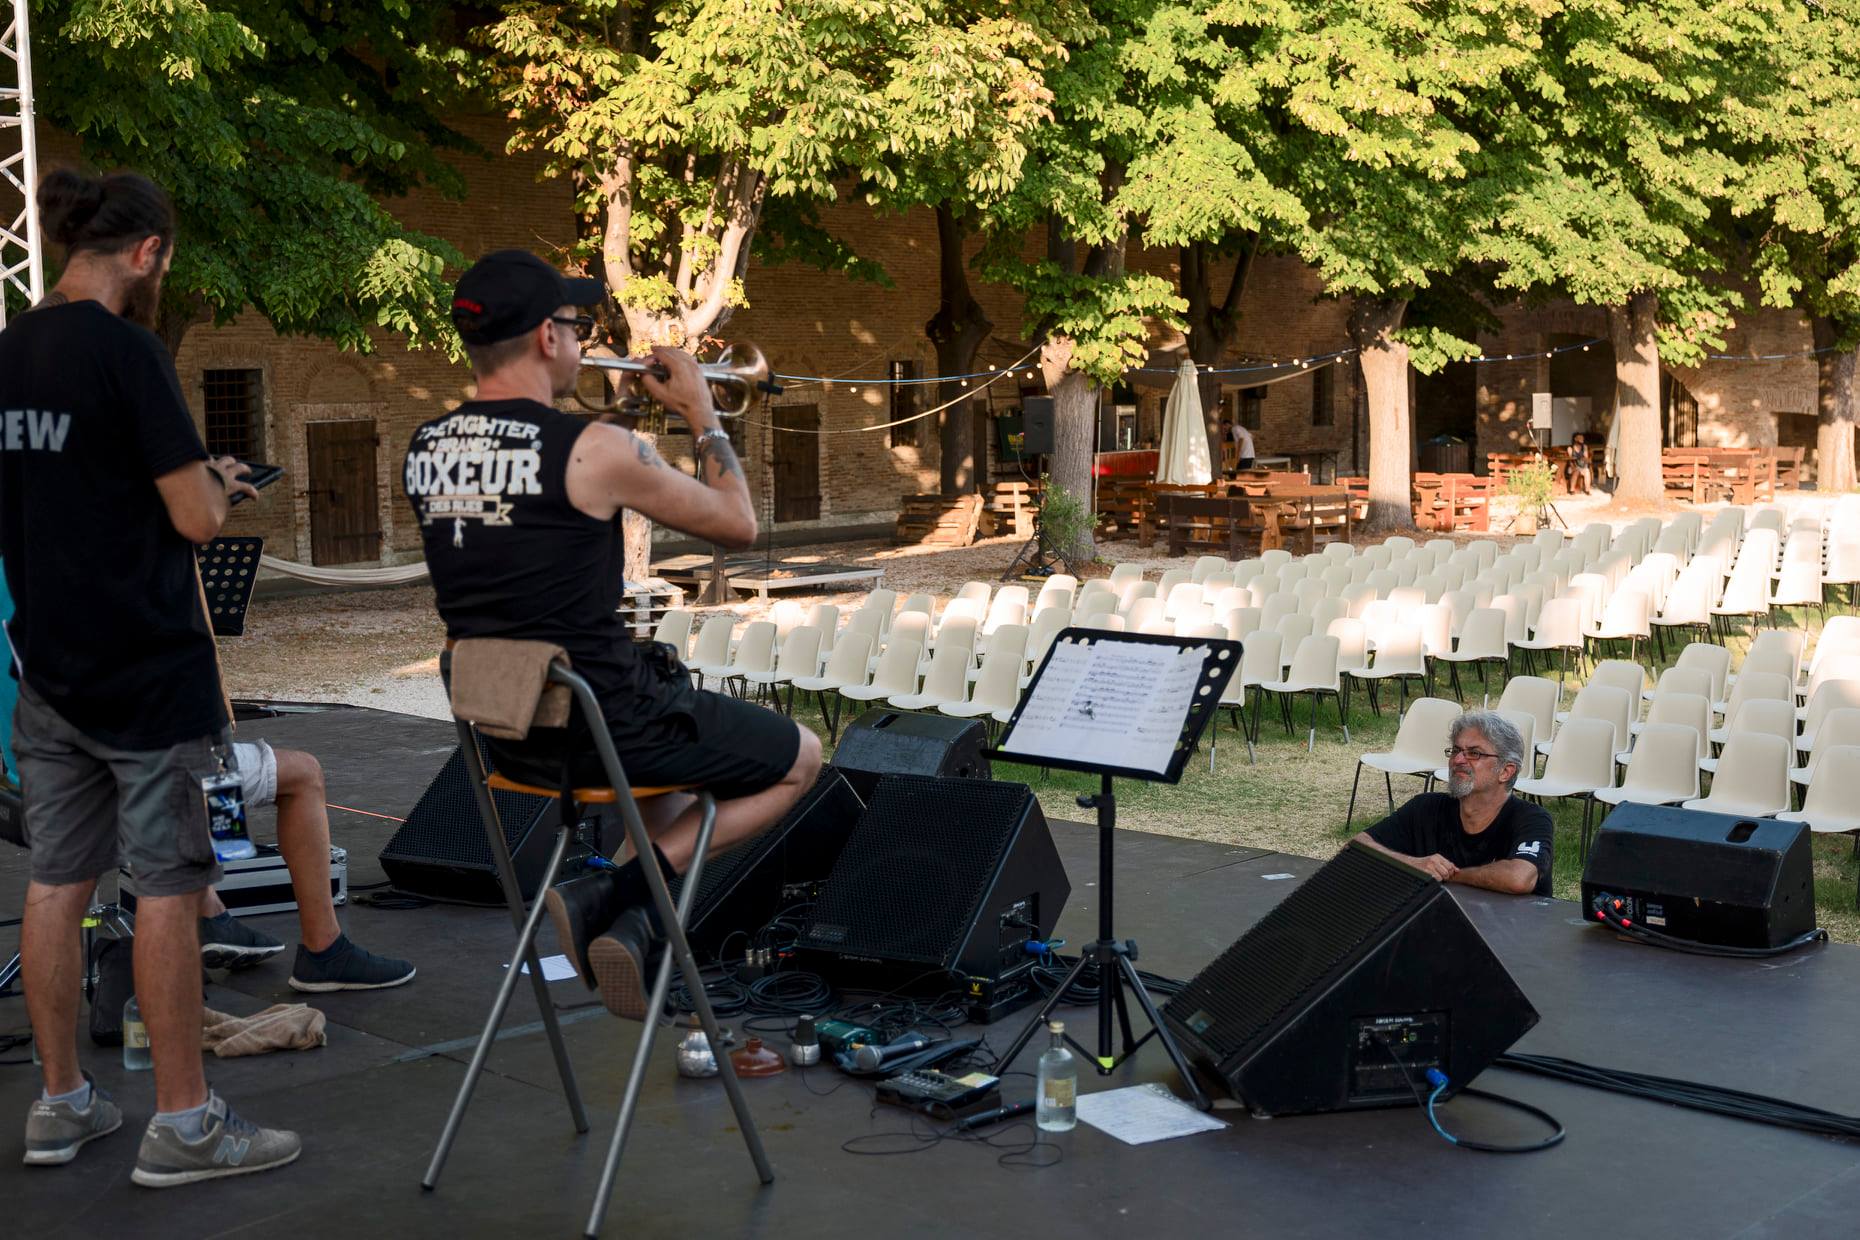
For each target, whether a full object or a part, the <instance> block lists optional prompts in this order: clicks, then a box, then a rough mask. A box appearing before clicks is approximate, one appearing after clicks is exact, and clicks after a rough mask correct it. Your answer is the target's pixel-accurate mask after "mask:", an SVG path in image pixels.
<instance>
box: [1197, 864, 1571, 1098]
mask: <svg viewBox="0 0 1860 1240" xmlns="http://www.w3.org/2000/svg"><path fill="white" fill-rule="evenodd" d="M1163 1020H1164V1021H1165V1022H1166V1023H1167V1024H1168V1026H1169V1029H1170V1031H1171V1032H1173V1033H1174V1034H1175V1036H1176V1038H1177V1039H1178V1040H1179V1041H1180V1043H1181V1045H1182V1048H1183V1050H1184V1051H1186V1052H1187V1053H1188V1055H1189V1057H1190V1058H1191V1059H1192V1060H1194V1061H1195V1062H1196V1063H1197V1064H1198V1065H1199V1066H1201V1067H1203V1068H1205V1069H1207V1070H1208V1071H1209V1072H1211V1073H1212V1074H1213V1075H1214V1076H1216V1077H1218V1078H1219V1079H1220V1080H1221V1081H1223V1082H1225V1084H1226V1085H1227V1087H1228V1088H1229V1089H1230V1090H1231V1091H1232V1092H1233V1094H1234V1096H1235V1097H1237V1098H1239V1099H1241V1100H1242V1101H1243V1102H1245V1103H1246V1105H1247V1106H1248V1107H1250V1108H1251V1109H1252V1110H1253V1112H1254V1113H1255V1114H1257V1115H1297V1114H1303V1113H1307V1112H1314V1111H1350V1110H1361V1109H1365V1108H1369V1107H1386V1106H1402V1105H1413V1104H1414V1103H1415V1102H1416V1101H1417V1098H1416V1092H1415V1091H1416V1090H1419V1091H1421V1093H1422V1094H1423V1095H1425V1094H1426V1093H1427V1092H1428V1087H1427V1082H1426V1079H1425V1077H1426V1074H1427V1070H1428V1069H1429V1068H1438V1069H1440V1071H1442V1072H1444V1073H1446V1075H1447V1078H1448V1079H1449V1080H1450V1081H1451V1082H1452V1088H1453V1089H1457V1088H1458V1087H1460V1086H1462V1085H1465V1084H1466V1083H1467V1082H1469V1081H1471V1080H1472V1079H1473V1078H1474V1077H1475V1076H1477V1075H1478V1074H1479V1073H1480V1072H1481V1071H1483V1070H1484V1069H1485V1068H1486V1066H1487V1065H1489V1064H1490V1063H1491V1062H1492V1060H1494V1059H1495V1058H1497V1057H1498V1056H1499V1055H1501V1054H1503V1053H1504V1052H1505V1051H1506V1050H1507V1049H1508V1048H1509V1047H1510V1046H1511V1044H1512V1043H1514V1042H1516V1041H1517V1040H1518V1039H1519V1038H1520V1037H1522V1036H1523V1035H1524V1034H1525V1032H1526V1031H1528V1030H1529V1029H1530V1028H1531V1026H1533V1025H1535V1024H1536V1023H1537V1012H1536V1010H1535V1009H1534V1008H1532V1007H1531V1005H1530V1001H1529V1000H1527V999H1526V998H1525V997H1524V995H1523V993H1522V992H1521V991H1520V990H1519V989H1518V986H1517V983H1516V982H1514V981H1512V979H1511V975H1510V974H1509V973H1508V972H1506V970H1505V966H1504V965H1503V964H1501V963H1499V960H1498V957H1497V956H1495V955H1493V954H1492V950H1491V948H1489V947H1487V946H1486V944H1485V941H1484V940H1483V939H1482V938H1480V937H1479V932H1478V931H1477V930H1476V929H1474V928H1473V924H1472V922H1470V921H1469V920H1467V917H1466V914H1465V912H1463V911H1462V910H1461V909H1460V906H1459V905H1458V904H1457V903H1455V902H1454V899H1453V897H1452V895H1451V894H1450V893H1449V892H1448V891H1447V889H1446V888H1445V887H1444V886H1442V885H1441V884H1440V883H1437V882H1435V881H1434V880H1433V879H1431V878H1429V877H1428V876H1427V875H1425V874H1423V873H1422V872H1421V871H1419V870H1416V869H1414V868H1413V867H1411V866H1408V865H1406V864H1404V863H1403V862H1400V861H1397V860H1395V859H1394V858H1392V857H1390V856H1389V855H1388V854H1386V853H1382V852H1378V851H1377V850H1375V849H1373V848H1371V847H1369V846H1368V845H1366V844H1360V843H1352V844H1350V845H1348V846H1347V847H1345V848H1344V850H1343V851H1342V852H1340V853H1338V854H1337V856H1336V857H1335V858H1334V859H1332V860H1330V861H1328V862H1326V863H1325V864H1324V865H1323V866H1322V867H1320V868H1319V869H1318V871H1317V872H1316V873H1315V874H1313V875H1312V876H1311V877H1310V878H1308V879H1306V880H1305V881H1304V884H1303V885H1302V886H1300V887H1299V888H1298V889H1297V890H1295V891H1293V892H1292V894H1291V895H1289V896H1287V897H1286V898H1285V899H1284V900H1283V901H1281V902H1280V903H1279V905H1278V906H1277V907H1276V908H1274V909H1273V910H1272V911H1271V912H1269V913H1267V914H1266V915H1265V916H1264V917H1262V918H1260V919H1259V921H1258V923H1256V924H1255V925H1254V926H1253V928H1252V929H1250V930H1248V931H1247V932H1246V933H1245V934H1243V935H1241V936H1240V939H1239V941H1238V942H1236V943H1235V944H1234V945H1233V946H1232V947H1230V948H1228V949H1227V951H1226V952H1225V953H1223V954H1222V955H1221V956H1220V958H1219V959H1217V960H1215V961H1214V963H1213V964H1210V965H1209V966H1208V967H1207V968H1205V969H1203V970H1202V971H1201V973H1200V974H1199V975H1197V976H1196V977H1195V979H1194V980H1193V981H1191V982H1190V983H1189V984H1188V985H1187V987H1185V988H1184V989H1183V990H1182V992H1181V993H1180V994H1178V995H1176V996H1175V997H1174V998H1173V999H1171V1000H1170V1001H1169V1004H1168V1006H1167V1007H1165V1008H1164V1009H1163Z"/></svg>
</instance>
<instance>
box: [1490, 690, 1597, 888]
mask: <svg viewBox="0 0 1860 1240" xmlns="http://www.w3.org/2000/svg"><path fill="white" fill-rule="evenodd" d="M1611 692H1619V690H1611ZM1614 746H1615V729H1614V725H1613V724H1612V723H1610V722H1609V721H1608V720H1606V719H1599V718H1590V717H1583V716H1574V715H1572V716H1571V717H1570V718H1569V719H1567V720H1565V721H1564V723H1563V726H1562V727H1560V728H1558V729H1557V732H1556V735H1555V736H1554V737H1552V738H1551V739H1550V744H1549V755H1550V756H1549V758H1548V759H1547V760H1546V761H1545V762H1544V773H1543V775H1542V777H1541V778H1533V777H1531V776H1529V775H1523V776H1519V778H1518V781H1517V783H1515V784H1513V785H1512V791H1514V792H1516V793H1519V794H1521V795H1524V796H1533V797H1537V798H1538V799H1540V800H1555V799H1560V798H1563V797H1580V798H1582V802H1583V805H1582V851H1581V855H1582V856H1583V857H1584V858H1586V857H1587V856H1588V855H1589V829H1590V817H1591V815H1592V813H1593V812H1594V807H1595V794H1596V793H1597V792H1598V791H1600V790H1601V789H1603V788H1606V787H1608V786H1609V785H1610V784H1612V783H1614V781H1615V747H1614Z"/></svg>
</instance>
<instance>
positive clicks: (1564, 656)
mask: <svg viewBox="0 0 1860 1240" xmlns="http://www.w3.org/2000/svg"><path fill="white" fill-rule="evenodd" d="M1513 645H1515V646H1516V647H1517V648H1518V649H1519V650H1523V651H1526V652H1527V654H1526V656H1525V666H1526V667H1527V668H1530V669H1531V670H1532V671H1535V670H1536V662H1535V660H1534V659H1533V658H1532V657H1531V656H1532V655H1534V654H1535V653H1536V652H1537V651H1540V650H1541V651H1544V652H1545V653H1548V652H1550V651H1552V650H1554V651H1556V652H1557V664H1556V680H1557V684H1559V685H1560V684H1562V683H1563V677H1564V674H1565V673H1566V672H1567V671H1568V670H1569V656H1570V653H1571V652H1572V651H1573V652H1574V653H1575V654H1576V657H1577V659H1578V661H1580V660H1581V658H1582V655H1583V644H1582V603H1581V601H1580V600H1578V599H1573V598H1553V599H1549V600H1547V601H1546V602H1545V603H1544V606H1543V611H1542V612H1540V613H1539V614H1538V617H1537V629H1536V632H1535V633H1534V634H1533V635H1532V637H1531V638H1530V640H1528V641H1522V642H1514V643H1513Z"/></svg>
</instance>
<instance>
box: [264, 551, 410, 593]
mask: <svg viewBox="0 0 1860 1240" xmlns="http://www.w3.org/2000/svg"><path fill="white" fill-rule="evenodd" d="M258 562H259V564H260V565H262V566H263V567H265V568H269V569H272V570H273V571H275V572H280V573H283V574H284V575H285V576H286V577H295V578H297V580H299V581H308V582H312V583H314V584H316V585H319V586H404V585H410V584H411V583H413V582H416V581H425V580H426V561H424V560H422V561H420V562H419V563H418V564H396V565H394V566H393V567H392V568H316V567H314V566H312V565H309V564H293V563H292V562H291V561H289V560H280V559H278V558H277V557H276V556H270V555H261V556H259V557H258Z"/></svg>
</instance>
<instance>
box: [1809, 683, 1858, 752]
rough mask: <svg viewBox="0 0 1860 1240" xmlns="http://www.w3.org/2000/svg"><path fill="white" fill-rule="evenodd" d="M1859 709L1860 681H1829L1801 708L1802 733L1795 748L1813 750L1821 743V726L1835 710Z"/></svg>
mask: <svg viewBox="0 0 1860 1240" xmlns="http://www.w3.org/2000/svg"><path fill="white" fill-rule="evenodd" d="M1855 707H1860V681H1854V680H1830V681H1828V682H1826V683H1825V684H1823V685H1822V686H1821V688H1819V689H1817V690H1816V691H1815V696H1814V697H1812V698H1810V699H1808V705H1807V706H1805V707H1803V708H1802V712H1801V717H1802V731H1801V733H1800V734H1799V735H1798V736H1797V737H1796V742H1795V743H1796V746H1797V747H1798V748H1801V749H1810V750H1812V749H1814V747H1815V746H1816V745H1818V744H1820V743H1821V725H1822V722H1823V721H1824V720H1826V719H1827V717H1828V716H1829V715H1831V714H1833V713H1834V712H1835V711H1837V710H1847V709H1852V708H1855Z"/></svg>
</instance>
